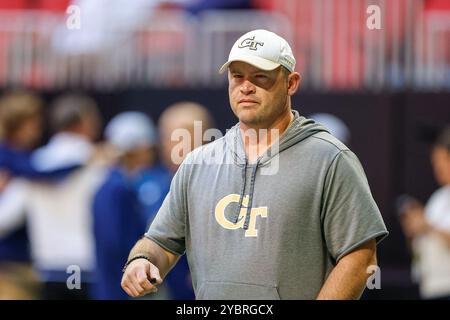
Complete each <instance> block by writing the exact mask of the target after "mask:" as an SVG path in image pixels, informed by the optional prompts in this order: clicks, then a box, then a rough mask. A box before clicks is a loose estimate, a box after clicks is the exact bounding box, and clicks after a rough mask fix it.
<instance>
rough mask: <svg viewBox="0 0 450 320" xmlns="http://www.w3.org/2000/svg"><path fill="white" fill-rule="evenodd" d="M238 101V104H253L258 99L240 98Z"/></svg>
mask: <svg viewBox="0 0 450 320" xmlns="http://www.w3.org/2000/svg"><path fill="white" fill-rule="evenodd" d="M238 103H239V104H241V103H247V104H255V103H258V101H256V100H253V99H241V100H239V102H238Z"/></svg>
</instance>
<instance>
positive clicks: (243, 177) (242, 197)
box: [233, 159, 248, 223]
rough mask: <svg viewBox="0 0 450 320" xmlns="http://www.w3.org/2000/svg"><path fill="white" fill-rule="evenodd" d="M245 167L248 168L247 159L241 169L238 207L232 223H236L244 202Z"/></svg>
mask: <svg viewBox="0 0 450 320" xmlns="http://www.w3.org/2000/svg"><path fill="white" fill-rule="evenodd" d="M247 166H248V162H247V159H245V165H244V168H243V169H242V186H241V193H240V195H239V205H238V208H237V211H236V213H235V215H234V218H233V220H234V221H233V223H238V221H239V215H240V214H241V208H242V201H244V192H245V185H246V183H247Z"/></svg>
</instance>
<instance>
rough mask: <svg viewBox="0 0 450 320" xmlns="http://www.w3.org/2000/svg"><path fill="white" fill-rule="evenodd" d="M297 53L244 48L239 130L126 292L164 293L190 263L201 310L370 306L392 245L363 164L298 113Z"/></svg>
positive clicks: (207, 163)
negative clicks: (380, 262) (231, 304)
mask: <svg viewBox="0 0 450 320" xmlns="http://www.w3.org/2000/svg"><path fill="white" fill-rule="evenodd" d="M294 68H295V58H294V57H293V55H292V50H291V48H290V46H289V44H288V43H287V42H286V41H285V40H284V39H283V38H281V37H279V36H278V35H276V34H274V33H272V32H269V31H266V30H254V31H251V32H249V33H247V34H245V35H243V36H242V37H241V38H239V39H238V40H237V41H236V43H235V44H234V46H233V48H232V49H231V52H230V55H229V59H228V61H227V62H226V63H225V64H224V65H223V66H222V68H221V70H220V71H221V72H224V71H226V70H228V80H229V97H230V104H231V108H232V110H233V112H234V114H235V115H236V117H237V118H238V119H239V123H238V124H237V125H235V126H234V127H233V128H232V129H230V130H229V131H228V132H227V134H226V135H225V136H224V137H223V138H220V139H217V140H216V141H214V142H212V143H210V144H207V145H205V146H203V147H200V148H197V149H195V150H194V151H193V152H191V153H190V154H189V155H188V156H187V158H186V159H185V160H184V162H183V163H182V165H181V166H180V168H179V170H178V171H177V173H176V175H175V177H174V179H173V181H172V184H171V188H170V192H169V194H168V195H167V197H166V199H165V201H164V203H163V205H162V207H161V209H160V210H159V212H158V214H157V216H156V218H155V220H154V222H153V223H152V225H151V226H150V228H149V230H148V232H147V233H146V234H145V236H144V237H143V239H141V240H140V241H139V242H138V243H137V244H136V246H135V247H134V248H133V249H132V251H131V253H130V255H129V259H128V262H127V263H126V265H125V267H124V275H123V279H122V288H123V289H124V290H125V291H126V292H127V293H128V294H129V295H130V296H133V297H137V296H141V295H144V294H147V293H151V292H154V291H156V290H157V285H158V284H160V283H161V282H162V279H163V278H164V277H165V275H166V274H167V273H168V272H169V271H170V269H171V268H172V267H173V266H174V264H175V263H176V262H177V260H178V258H179V257H180V256H181V255H183V254H185V253H186V255H187V258H188V262H189V266H190V269H191V274H192V281H193V286H194V290H195V294H196V297H197V299H358V298H359V297H360V296H361V294H362V292H363V290H364V287H365V285H366V280H367V278H368V277H369V276H370V272H369V271H368V270H373V269H372V268H370V267H371V266H373V265H376V263H377V260H376V243H377V242H379V241H380V240H381V239H383V238H384V237H385V236H386V235H387V234H388V232H387V230H386V227H385V225H384V222H383V219H382V217H381V214H380V212H379V210H378V208H377V205H376V204H375V201H374V200H373V197H372V195H371V192H370V189H369V185H368V182H367V179H366V176H365V174H364V171H363V168H362V167H361V164H360V163H359V161H358V159H357V157H356V156H355V155H354V154H353V153H352V152H351V151H350V150H349V149H348V148H347V147H346V146H345V145H344V144H342V143H341V142H340V141H339V140H337V139H336V138H334V137H333V136H332V135H331V134H330V133H329V132H328V131H327V130H326V129H325V128H324V127H323V126H321V125H320V124H318V123H315V122H314V121H313V120H309V119H306V118H304V117H302V116H300V115H299V113H298V112H297V111H294V110H292V109H291V96H293V95H294V94H295V93H296V91H297V89H298V87H299V84H300V75H299V74H298V73H297V72H295V71H294Z"/></svg>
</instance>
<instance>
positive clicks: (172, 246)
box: [145, 164, 188, 255]
mask: <svg viewBox="0 0 450 320" xmlns="http://www.w3.org/2000/svg"><path fill="white" fill-rule="evenodd" d="M186 167H188V165H186V164H182V165H181V166H180V168H179V169H178V171H177V173H176V174H175V176H174V177H173V179H172V183H171V184H170V190H169V193H168V194H167V196H166V198H165V199H164V202H163V204H162V206H161V208H160V209H159V211H158V213H157V215H156V217H155V219H154V220H153V222H152V224H151V225H150V228H149V229H148V231H147V233H146V234H145V236H146V237H147V238H149V239H151V240H153V241H155V242H156V243H157V244H159V245H160V246H161V247H163V248H164V249H166V250H168V251H169V252H172V253H174V254H177V255H183V254H184V252H185V249H186V247H185V230H186V217H187V215H188V213H187V197H186V194H187V188H186V186H187V178H186V171H187V168H186Z"/></svg>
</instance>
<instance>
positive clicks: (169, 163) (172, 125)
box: [152, 101, 214, 300]
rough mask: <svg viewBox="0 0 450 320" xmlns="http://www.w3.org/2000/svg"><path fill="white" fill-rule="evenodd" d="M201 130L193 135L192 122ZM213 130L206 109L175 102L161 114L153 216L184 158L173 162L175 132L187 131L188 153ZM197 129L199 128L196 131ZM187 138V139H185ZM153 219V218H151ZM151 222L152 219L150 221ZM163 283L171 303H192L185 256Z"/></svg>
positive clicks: (175, 141)
mask: <svg viewBox="0 0 450 320" xmlns="http://www.w3.org/2000/svg"><path fill="white" fill-rule="evenodd" d="M196 121H198V125H200V126H201V131H199V132H198V133H196V132H195V131H194V128H195V122H196ZM213 126H214V121H213V117H212V115H211V114H210V112H209V111H208V109H207V108H206V107H205V106H203V105H201V104H198V103H195V102H190V101H182V102H177V103H175V104H172V105H170V106H168V107H167V108H166V109H165V110H164V112H163V113H162V114H161V116H160V118H159V121H158V127H159V135H160V143H161V158H162V163H163V166H164V167H165V170H161V171H159V174H158V175H159V177H160V179H159V181H160V186H162V188H163V189H162V191H163V193H162V195H161V197H160V198H159V201H158V202H157V203H155V205H154V206H153V208H154V211H152V212H153V215H156V213H157V211H158V209H159V208H160V207H161V205H162V202H163V200H164V198H165V196H166V195H167V193H168V192H169V188H170V182H171V180H172V177H173V175H174V174H175V172H176V171H177V169H178V167H179V166H180V164H181V161H182V160H183V159H184V157H186V155H187V154H181V155H180V154H177V157H179V159H174V157H173V154H172V153H173V152H174V151H175V149H174V148H175V146H176V145H177V144H179V143H180V140H178V139H177V138H179V136H178V135H177V134H176V130H178V129H181V130H187V132H189V136H190V137H191V139H192V140H191V141H190V143H189V144H188V145H189V146H191V147H192V150H193V149H195V148H197V147H199V146H201V145H202V144H203V140H202V139H195V137H196V134H197V135H199V134H200V135H201V137H203V133H204V132H205V131H206V130H208V129H209V128H212V127H213ZM199 128H200V127H199ZM186 136H188V135H186ZM153 217H154V216H153ZM152 220H153V219H152ZM166 283H167V284H168V286H169V289H170V295H171V298H172V299H175V300H189V299H194V298H195V296H194V291H193V288H192V280H191V277H190V273H189V266H188V264H187V259H186V257H185V256H183V257H181V258H180V260H179V261H178V263H177V264H176V265H175V267H174V268H173V269H172V271H171V273H170V274H168V275H167V278H166Z"/></svg>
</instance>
